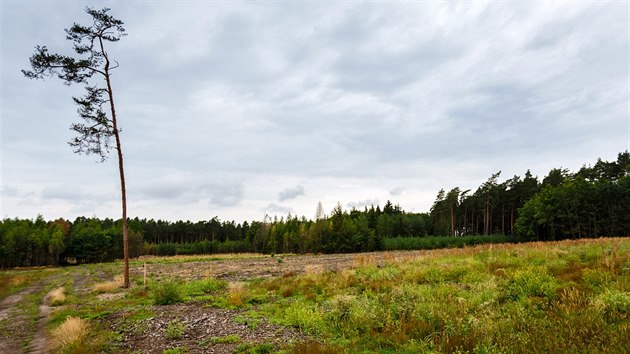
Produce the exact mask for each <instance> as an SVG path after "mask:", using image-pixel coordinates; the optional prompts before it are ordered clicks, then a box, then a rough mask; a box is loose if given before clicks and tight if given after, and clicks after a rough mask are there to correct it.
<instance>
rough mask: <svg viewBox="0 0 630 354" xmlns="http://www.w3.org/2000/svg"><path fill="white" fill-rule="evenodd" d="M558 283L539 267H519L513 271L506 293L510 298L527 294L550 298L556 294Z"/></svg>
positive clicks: (523, 296) (524, 296)
mask: <svg viewBox="0 0 630 354" xmlns="http://www.w3.org/2000/svg"><path fill="white" fill-rule="evenodd" d="M558 287H559V286H558V283H557V281H556V279H555V278H554V277H552V276H551V275H549V274H547V273H546V272H545V270H544V269H543V268H541V267H534V268H526V269H519V270H517V271H516V272H515V273H514V276H513V278H512V280H511V281H510V282H509V285H508V293H509V296H510V297H511V298H512V299H515V300H518V299H522V298H526V297H529V296H537V297H543V298H546V299H547V300H551V299H553V298H554V297H555V296H556V290H557V289H558Z"/></svg>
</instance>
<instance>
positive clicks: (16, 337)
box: [0, 282, 43, 353]
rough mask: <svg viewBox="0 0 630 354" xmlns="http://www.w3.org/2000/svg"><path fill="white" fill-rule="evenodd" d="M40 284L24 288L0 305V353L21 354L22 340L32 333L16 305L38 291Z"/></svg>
mask: <svg viewBox="0 0 630 354" xmlns="http://www.w3.org/2000/svg"><path fill="white" fill-rule="evenodd" d="M42 287H43V284H42V282H38V283H36V284H33V285H31V286H28V287H26V288H25V289H23V290H22V291H20V292H19V293H17V294H14V295H11V296H9V297H7V298H5V299H4V300H3V301H2V303H0V353H23V352H24V344H25V343H24V339H25V337H27V333H31V331H32V324H31V323H32V322H30V319H29V316H28V315H27V314H26V313H25V311H24V310H23V309H21V308H18V304H20V302H22V301H23V300H24V298H25V297H26V296H27V295H30V294H33V293H36V292H38V291H40V290H41V289H42Z"/></svg>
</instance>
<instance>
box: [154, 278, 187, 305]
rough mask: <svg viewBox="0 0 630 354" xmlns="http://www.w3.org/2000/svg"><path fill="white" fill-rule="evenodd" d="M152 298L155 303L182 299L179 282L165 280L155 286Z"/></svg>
mask: <svg viewBox="0 0 630 354" xmlns="http://www.w3.org/2000/svg"><path fill="white" fill-rule="evenodd" d="M153 298H154V303H155V304H156V305H170V304H176V303H179V302H182V301H183V297H182V293H181V291H180V289H179V284H177V283H175V282H174V281H166V282H163V283H160V284H158V285H157V286H155V288H154V289H153Z"/></svg>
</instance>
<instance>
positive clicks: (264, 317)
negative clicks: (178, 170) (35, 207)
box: [0, 238, 630, 353]
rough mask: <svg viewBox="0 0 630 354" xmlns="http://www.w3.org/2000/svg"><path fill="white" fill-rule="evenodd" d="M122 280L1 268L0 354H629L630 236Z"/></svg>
mask: <svg viewBox="0 0 630 354" xmlns="http://www.w3.org/2000/svg"><path fill="white" fill-rule="evenodd" d="M145 264H146V274H147V277H146V281H147V283H146V284H145V283H144V272H145ZM121 271H122V264H121V263H119V262H117V263H106V264H91V265H80V266H73V267H65V268H40V269H17V270H10V271H2V272H0V301H1V303H0V352H2V353H5V352H6V353H19V352H36V353H43V352H46V351H52V352H53V353H57V352H59V353H93V352H115V353H119V352H122V353H272V352H284V353H357V352H359V353H423V352H426V353H432V352H436V353H452V352H472V353H524V352H527V353H537V352H540V353H543V352H544V353H549V352H562V353H565V352H575V353H603V352H608V353H628V352H630V341H629V340H628V338H630V238H601V239H589V240H576V241H562V242H549V243H524V244H498V245H497V244H495V245H480V246H475V247H464V248H457V249H444V250H432V251H404V252H400V251H399V252H380V253H362V254H341V255H275V256H273V257H272V256H269V255H266V256H263V255H257V254H236V255H221V256H185V257H166V258H157V257H155V258H143V259H139V260H133V261H132V263H131V276H132V278H131V279H132V286H131V287H130V288H129V289H121V288H120V283H121V281H120V273H121Z"/></svg>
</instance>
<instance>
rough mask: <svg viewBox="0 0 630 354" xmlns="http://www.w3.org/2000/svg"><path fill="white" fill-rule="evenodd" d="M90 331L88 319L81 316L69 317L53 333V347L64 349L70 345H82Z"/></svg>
mask: <svg viewBox="0 0 630 354" xmlns="http://www.w3.org/2000/svg"><path fill="white" fill-rule="evenodd" d="M88 333H89V326H88V323H87V321H85V320H83V319H81V318H79V317H71V316H69V317H67V318H66V320H65V321H64V322H63V323H62V324H61V325H60V326H59V327H57V328H55V329H54V330H53V331H52V333H51V346H52V348H53V349H60V350H63V349H64V348H68V347H81V346H82V345H81V341H83V340H84V339H85V338H86V336H87V335H88Z"/></svg>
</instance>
